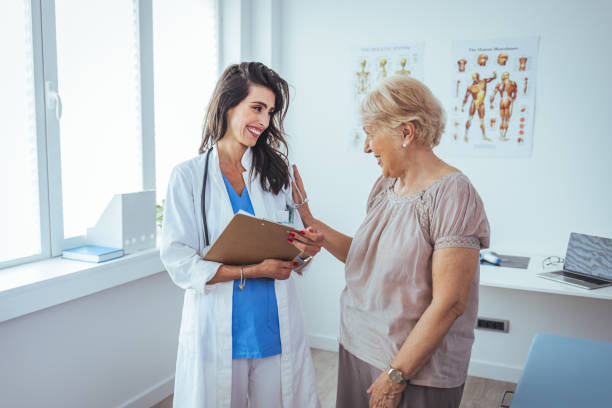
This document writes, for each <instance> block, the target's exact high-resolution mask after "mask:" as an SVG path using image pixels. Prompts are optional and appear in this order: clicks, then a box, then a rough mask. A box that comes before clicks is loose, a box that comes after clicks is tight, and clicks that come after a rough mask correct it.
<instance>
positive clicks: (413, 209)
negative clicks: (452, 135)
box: [294, 77, 489, 408]
mask: <svg viewBox="0 0 612 408" xmlns="http://www.w3.org/2000/svg"><path fill="white" fill-rule="evenodd" d="M361 118H362V121H363V125H364V130H365V132H366V135H367V138H366V141H365V147H364V150H365V152H366V153H373V155H374V157H375V158H376V160H377V162H378V164H379V166H381V168H382V176H381V177H380V178H379V179H378V180H377V181H376V183H375V184H374V187H373V188H372V192H371V193H370V197H369V198H368V202H367V213H366V217H365V219H364V220H363V223H362V224H361V226H360V227H359V229H358V230H357V232H356V234H355V236H354V237H353V238H351V237H348V236H346V235H343V234H341V233H340V232H337V231H335V230H334V229H332V228H331V227H329V226H328V225H326V224H325V223H323V222H322V221H320V220H318V219H316V218H315V217H313V215H312V213H311V211H310V209H309V207H308V205H304V206H302V207H301V208H300V215H301V217H302V220H304V223H305V224H306V225H310V226H312V227H313V228H315V229H317V230H319V231H321V232H322V233H323V235H324V244H323V246H324V247H325V248H326V249H327V250H328V251H330V252H331V253H332V254H333V255H334V256H335V257H336V258H338V259H339V260H340V261H342V262H344V263H345V264H346V270H345V273H346V288H345V289H344V291H343V292H342V296H341V299H340V305H341V321H340V355H339V369H338V393H337V407H339V408H342V407H346V408H349V407H350V408H355V407H367V406H370V407H396V406H401V407H411V408H417V407H436V408H442V407H458V406H459V403H460V401H461V395H462V393H463V385H464V382H465V379H466V375H467V368H468V362H469V359H470V352H471V348H472V343H473V341H474V327H475V321H476V312H477V308H478V282H479V262H478V260H479V249H480V248H487V247H488V245H489V224H488V221H487V217H486V215H485V210H484V207H483V203H482V201H481V199H480V197H479V195H478V193H477V192H476V190H475V188H474V186H472V184H471V183H470V180H469V179H468V178H467V177H466V176H465V175H464V174H462V173H461V172H460V171H459V170H458V169H456V168H454V167H452V166H450V165H448V164H447V163H445V162H443V161H442V160H441V159H440V158H438V157H437V156H436V155H435V153H434V152H433V151H432V148H433V147H434V146H436V145H437V144H438V143H439V141H440V136H441V133H442V131H443V129H444V112H443V110H442V108H441V106H440V103H439V102H438V100H437V99H436V98H435V97H434V96H433V95H432V93H431V92H430V90H429V89H428V88H427V87H426V86H425V85H423V84H422V83H420V82H419V81H417V80H414V79H411V78H406V77H390V78H388V79H386V80H384V81H383V82H381V83H380V84H379V86H378V88H377V89H375V90H374V91H372V92H371V93H370V94H369V95H367V96H366V98H365V100H364V102H363V103H362V106H361ZM295 173H296V181H297V186H294V196H295V199H296V200H298V199H299V196H298V195H297V191H296V189H300V192H301V194H302V195H303V196H306V192H305V189H304V185H303V183H302V180H301V178H300V177H299V173H298V172H297V169H295ZM301 240H302V241H304V242H308V239H306V238H303V237H302V238H301Z"/></svg>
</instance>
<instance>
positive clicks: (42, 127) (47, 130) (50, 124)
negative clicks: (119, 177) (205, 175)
mask: <svg viewBox="0 0 612 408" xmlns="http://www.w3.org/2000/svg"><path fill="white" fill-rule="evenodd" d="M132 1H134V3H135V4H134V5H135V7H137V13H138V20H137V24H138V33H139V44H138V47H139V65H140V67H139V69H140V84H139V86H140V100H141V101H140V102H141V103H140V106H141V108H140V109H141V112H140V119H141V121H140V129H141V138H142V169H141V171H142V189H143V190H148V189H155V122H154V94H153V92H154V84H153V80H154V76H153V4H152V1H151V0H132ZM28 3H29V6H30V8H31V24H32V27H31V28H32V57H33V58H32V60H33V65H34V66H33V73H34V75H33V81H34V104H35V107H34V108H35V118H36V119H35V121H36V125H35V129H36V142H37V153H38V159H37V165H38V169H37V170H38V180H39V181H38V191H39V197H38V199H39V202H40V206H39V207H40V240H41V242H40V247H41V251H40V253H38V254H35V255H30V256H26V257H21V258H15V259H10V260H8V261H4V262H0V269H4V268H8V267H11V266H16V265H20V264H24V263H29V262H34V261H38V260H42V259H46V258H49V257H55V256H59V255H61V254H62V251H63V250H64V249H65V248H70V247H74V246H78V245H83V244H84V243H85V236H84V235H82V236H78V237H68V238H64V227H63V224H64V223H63V203H62V177H61V150H60V148H61V147H60V126H59V118H58V117H57V116H58V115H57V111H56V109H57V108H56V106H54V105H57V104H58V100H59V103H60V106H61V95H59V97H57V98H56V97H55V96H54V95H53V92H52V91H57V83H58V73H57V47H56V32H55V25H56V21H55V0H30V1H28ZM50 91H51V92H50ZM60 116H61V115H60Z"/></svg>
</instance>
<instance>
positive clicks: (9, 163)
mask: <svg viewBox="0 0 612 408" xmlns="http://www.w3.org/2000/svg"><path fill="white" fill-rule="evenodd" d="M0 9H1V10H2V11H1V12H0V52H1V53H2V61H10V63H8V64H7V63H4V62H3V63H2V64H0V78H3V80H2V81H3V84H2V94H3V95H2V98H0V112H1V113H0V118H1V119H0V175H1V176H0V191H2V199H1V200H0V231H1V233H0V264H2V262H6V261H8V260H10V259H15V258H26V257H30V256H33V255H36V254H38V253H40V252H41V228H40V206H39V202H40V198H39V178H38V167H39V166H38V150H37V142H36V109H35V97H34V62H33V60H32V53H33V50H32V48H33V45H32V14H31V9H30V5H29V4H28V3H26V2H22V1H7V2H3V3H2V5H0ZM9 198H10V199H9Z"/></svg>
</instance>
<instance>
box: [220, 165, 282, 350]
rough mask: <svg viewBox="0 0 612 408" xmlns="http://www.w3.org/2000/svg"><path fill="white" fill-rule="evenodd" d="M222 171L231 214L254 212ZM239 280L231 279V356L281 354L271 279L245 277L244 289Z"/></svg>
mask: <svg viewBox="0 0 612 408" xmlns="http://www.w3.org/2000/svg"><path fill="white" fill-rule="evenodd" d="M221 174H222V175H223V182H224V183H225V188H226V189H227V194H228V195H229V198H230V202H231V203H232V209H233V210H234V214H236V213H237V212H238V211H240V210H243V211H246V212H248V213H250V214H252V215H255V211H254V210H253V204H252V203H251V198H250V197H249V192H248V190H247V189H246V187H245V188H244V190H242V195H241V196H239V195H238V194H237V193H236V191H235V190H234V187H232V185H231V184H230V183H229V181H227V178H226V177H225V174H223V172H221ZM239 284H240V280H235V281H234V296H233V298H232V358H264V357H270V356H274V355H277V354H281V341H280V332H279V326H278V306H277V304H276V292H275V291H274V279H270V278H252V279H246V280H245V287H244V289H243V290H240V287H239Z"/></svg>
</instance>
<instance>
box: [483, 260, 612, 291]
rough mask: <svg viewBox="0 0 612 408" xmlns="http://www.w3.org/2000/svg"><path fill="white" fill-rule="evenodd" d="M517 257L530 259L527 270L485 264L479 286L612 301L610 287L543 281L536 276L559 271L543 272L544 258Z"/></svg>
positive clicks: (549, 269) (551, 269) (611, 289)
mask: <svg viewBox="0 0 612 408" xmlns="http://www.w3.org/2000/svg"><path fill="white" fill-rule="evenodd" d="M512 255H515V254H512ZM518 255H519V256H528V257H530V258H531V259H530V260H529V268H528V269H518V268H503V267H500V266H494V265H486V264H483V265H480V286H490V287H494V288H503V289H518V290H526V291H531V292H543V293H554V294H558V295H567V296H580V297H588V298H594V299H607V300H612V286H607V287H605V288H601V289H593V290H588V289H582V288H578V287H576V286H571V285H567V284H565V283H561V282H555V281H551V280H548V279H544V278H541V277H539V276H537V274H538V273H540V272H549V271H554V270H559V269H560V268H547V269H546V271H544V270H542V260H543V259H544V258H546V256H542V255H527V254H518Z"/></svg>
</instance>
